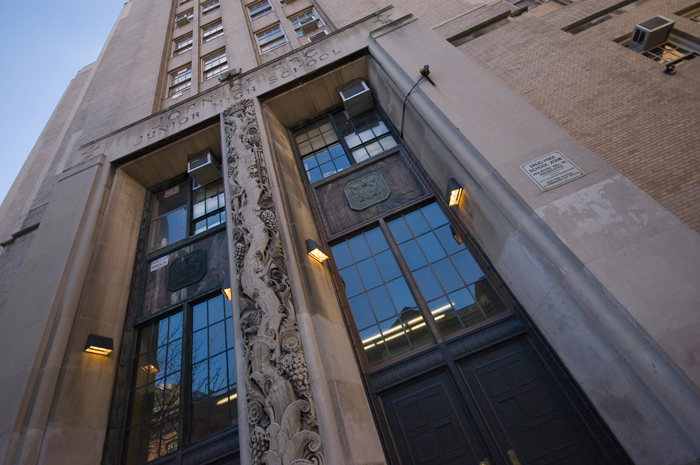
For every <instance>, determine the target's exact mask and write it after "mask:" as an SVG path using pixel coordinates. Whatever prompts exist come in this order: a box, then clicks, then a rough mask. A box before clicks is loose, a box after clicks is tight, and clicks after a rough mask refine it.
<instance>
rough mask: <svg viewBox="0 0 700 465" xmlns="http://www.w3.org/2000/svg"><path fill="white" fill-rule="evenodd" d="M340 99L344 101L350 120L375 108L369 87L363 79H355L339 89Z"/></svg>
mask: <svg viewBox="0 0 700 465" xmlns="http://www.w3.org/2000/svg"><path fill="white" fill-rule="evenodd" d="M338 92H339V93H340V98H341V99H343V105H344V106H345V111H346V112H347V114H348V116H349V117H350V118H354V117H355V116H357V115H360V114H362V113H364V112H366V111H368V110H371V109H372V108H374V103H373V102H372V94H371V93H370V91H369V87H367V84H366V83H365V81H363V80H362V79H355V80H353V81H350V82H348V83H347V84H345V85H343V86H341V87H339V88H338Z"/></svg>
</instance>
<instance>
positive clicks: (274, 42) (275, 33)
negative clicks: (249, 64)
mask: <svg viewBox="0 0 700 465" xmlns="http://www.w3.org/2000/svg"><path fill="white" fill-rule="evenodd" d="M256 36H257V38H258V45H259V46H260V53H267V52H269V51H271V50H274V49H276V48H278V47H281V46H283V45H284V44H286V43H287V38H286V37H285V36H284V32H282V28H281V27H280V25H279V24H275V25H274V26H272V27H271V28H269V29H266V30H264V31H262V32H258V33H257V34H256Z"/></svg>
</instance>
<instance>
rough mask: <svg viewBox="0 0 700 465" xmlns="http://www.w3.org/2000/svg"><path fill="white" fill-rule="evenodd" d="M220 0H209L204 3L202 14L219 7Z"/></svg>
mask: <svg viewBox="0 0 700 465" xmlns="http://www.w3.org/2000/svg"><path fill="white" fill-rule="evenodd" d="M219 6H220V5H219V0H209V1H208V2H204V3H202V14H203V15H205V14H207V13H211V12H212V11H214V10H216V9H217V8H219Z"/></svg>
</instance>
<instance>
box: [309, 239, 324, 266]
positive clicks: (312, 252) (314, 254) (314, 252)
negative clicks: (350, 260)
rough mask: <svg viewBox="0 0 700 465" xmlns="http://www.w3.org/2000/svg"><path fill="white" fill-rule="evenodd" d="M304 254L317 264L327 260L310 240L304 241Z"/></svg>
mask: <svg viewBox="0 0 700 465" xmlns="http://www.w3.org/2000/svg"><path fill="white" fill-rule="evenodd" d="M306 253H308V254H309V256H310V257H311V258H313V259H314V260H316V261H317V262H319V263H323V262H324V261H326V260H328V255H326V254H325V253H323V251H322V250H321V248H320V247H319V246H318V244H316V242H314V241H313V240H312V239H306Z"/></svg>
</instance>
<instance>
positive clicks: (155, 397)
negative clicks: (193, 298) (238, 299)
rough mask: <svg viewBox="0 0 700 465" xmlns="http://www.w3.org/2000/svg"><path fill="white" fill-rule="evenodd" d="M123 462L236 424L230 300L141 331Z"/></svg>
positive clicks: (132, 463)
mask: <svg viewBox="0 0 700 465" xmlns="http://www.w3.org/2000/svg"><path fill="white" fill-rule="evenodd" d="M137 340H138V342H137V350H136V352H135V354H134V359H133V370H134V377H133V383H132V387H131V391H130V396H129V398H130V401H129V411H128V418H127V431H126V435H125V441H126V442H125V447H124V463H125V464H127V465H137V464H142V463H147V462H150V461H152V460H155V459H157V458H159V457H161V456H164V455H168V454H170V453H173V452H176V451H178V450H180V449H182V448H183V447H184V446H187V445H189V444H192V443H195V442H197V441H199V440H201V439H204V438H206V437H207V436H210V435H212V434H215V433H218V432H220V431H223V430H225V429H227V428H230V427H232V426H235V425H236V424H237V415H238V411H237V403H236V397H237V396H236V372H235V361H234V340H233V323H232V320H231V311H230V306H229V305H225V302H224V299H223V296H222V295H220V294H219V295H216V296H214V297H211V298H209V299H206V300H204V301H201V302H197V303H195V304H194V305H185V306H184V307H183V308H180V309H178V310H176V311H174V312H171V313H170V314H169V315H168V316H165V317H161V318H158V319H154V320H151V321H149V322H147V323H146V324H143V325H141V326H140V327H139V329H138V336H137Z"/></svg>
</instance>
